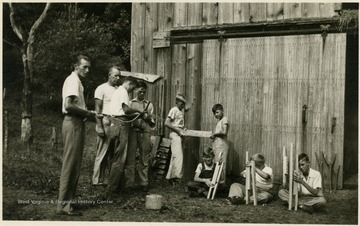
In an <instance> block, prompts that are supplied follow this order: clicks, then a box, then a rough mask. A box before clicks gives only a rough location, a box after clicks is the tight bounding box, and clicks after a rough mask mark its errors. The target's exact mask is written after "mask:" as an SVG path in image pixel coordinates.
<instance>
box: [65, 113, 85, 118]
mask: <svg viewBox="0 0 360 226" xmlns="http://www.w3.org/2000/svg"><path fill="white" fill-rule="evenodd" d="M63 115H64V117H65V116H69V117H76V118H80V119H85V118H86V117H84V116H81V115H77V114H73V113H63Z"/></svg>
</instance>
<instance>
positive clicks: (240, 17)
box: [233, 2, 250, 23]
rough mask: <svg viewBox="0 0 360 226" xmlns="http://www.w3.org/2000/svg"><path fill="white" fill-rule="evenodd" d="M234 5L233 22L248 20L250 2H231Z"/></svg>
mask: <svg viewBox="0 0 360 226" xmlns="http://www.w3.org/2000/svg"><path fill="white" fill-rule="evenodd" d="M233 7H234V23H245V22H249V19H250V4H249V3H237V2H236V3H233Z"/></svg>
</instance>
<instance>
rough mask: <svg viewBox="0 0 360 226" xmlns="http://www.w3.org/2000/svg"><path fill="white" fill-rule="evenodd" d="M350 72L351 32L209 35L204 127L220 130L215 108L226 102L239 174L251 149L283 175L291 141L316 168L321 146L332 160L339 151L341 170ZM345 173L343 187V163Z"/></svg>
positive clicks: (231, 161) (233, 163)
mask: <svg viewBox="0 0 360 226" xmlns="http://www.w3.org/2000/svg"><path fill="white" fill-rule="evenodd" d="M220 43H221V44H220ZM219 51H220V52H221V53H220V55H218V53H219ZM344 76H345V37H344V35H339V34H331V35H330V34H329V35H328V36H327V37H326V39H325V40H324V39H323V37H322V36H321V35H298V36H283V37H259V38H243V39H228V40H224V41H223V42H220V41H219V40H211V41H205V42H204V45H203V95H202V100H203V101H202V103H203V105H202V106H203V107H202V113H203V115H202V121H201V127H202V129H204V130H205V129H212V128H213V126H214V125H215V123H216V120H215V119H214V117H213V114H212V112H211V107H212V106H213V104H215V103H218V102H219V103H221V104H223V106H224V108H225V115H227V116H228V117H229V120H230V131H229V141H230V150H229V158H228V166H229V167H228V168H229V169H228V170H229V171H232V173H234V174H238V173H239V172H240V171H241V170H242V168H243V167H244V165H243V162H244V157H245V152H246V151H249V152H250V154H254V153H257V152H261V153H263V154H264V155H265V157H266V159H267V163H268V164H269V165H270V166H271V167H272V168H273V169H274V172H275V177H274V179H275V180H277V181H279V180H280V177H281V171H282V168H281V166H282V163H281V161H282V160H281V153H282V147H283V146H286V147H287V150H289V147H290V143H293V144H294V147H295V150H296V151H297V152H298V153H300V152H306V153H307V154H308V155H309V157H310V161H311V166H312V167H313V168H315V169H318V165H317V163H316V158H315V154H314V153H315V152H316V151H323V152H324V153H325V154H326V156H327V157H328V158H329V157H330V154H331V153H333V152H334V153H337V160H336V167H335V168H334V169H337V166H338V165H342V162H343V156H342V155H343V148H342V145H343V124H344V87H345V83H344ZM334 118H336V119H334ZM325 169H326V168H325ZM325 171H326V170H325ZM339 175H340V176H339V181H338V184H339V186H340V187H341V183H342V179H341V178H342V168H340V173H339ZM327 177H328V176H327V172H325V179H326V180H327V179H328V178H327ZM325 184H327V182H326V183H325Z"/></svg>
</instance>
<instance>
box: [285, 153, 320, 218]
mask: <svg viewBox="0 0 360 226" xmlns="http://www.w3.org/2000/svg"><path fill="white" fill-rule="evenodd" d="M298 158H299V169H300V171H301V172H300V175H297V174H296V173H294V181H295V182H297V183H299V186H298V194H299V206H298V207H299V208H300V209H302V210H304V211H305V212H308V213H313V212H314V211H318V210H321V209H322V208H323V207H324V205H325V203H326V200H325V198H324V196H323V191H322V187H321V179H322V178H321V174H320V172H319V171H316V170H314V169H311V168H310V160H309V157H308V156H307V155H306V154H305V153H301V154H300V155H299V157H298ZM278 195H279V198H280V199H281V200H283V201H286V202H287V201H288V200H289V191H288V190H286V189H281V190H280V191H279V193H278Z"/></svg>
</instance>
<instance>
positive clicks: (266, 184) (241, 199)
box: [227, 153, 273, 205]
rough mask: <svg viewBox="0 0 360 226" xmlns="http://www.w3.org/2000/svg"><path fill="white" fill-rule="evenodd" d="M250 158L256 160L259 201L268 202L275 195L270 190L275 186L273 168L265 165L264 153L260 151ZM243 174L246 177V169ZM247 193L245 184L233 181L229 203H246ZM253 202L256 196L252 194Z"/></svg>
mask: <svg viewBox="0 0 360 226" xmlns="http://www.w3.org/2000/svg"><path fill="white" fill-rule="evenodd" d="M250 160H254V161H255V180H256V190H257V200H258V203H259V204H265V203H268V202H270V201H271V200H272V199H273V195H272V194H271V193H270V192H269V191H270V190H271V188H272V187H273V182H272V177H273V170H272V169H271V168H270V167H269V166H267V165H265V158H264V156H263V155H262V154H259V153H258V154H255V155H253V156H252V157H251V158H250ZM248 164H250V163H248ZM241 174H242V176H243V177H245V171H243V172H242V173H241ZM245 193H246V188H245V185H243V184H240V183H233V184H232V185H231V187H230V191H229V197H228V198H227V203H228V204H233V205H239V204H245ZM253 202H254V197H253V195H252V194H251V195H250V203H253Z"/></svg>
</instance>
